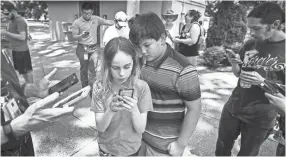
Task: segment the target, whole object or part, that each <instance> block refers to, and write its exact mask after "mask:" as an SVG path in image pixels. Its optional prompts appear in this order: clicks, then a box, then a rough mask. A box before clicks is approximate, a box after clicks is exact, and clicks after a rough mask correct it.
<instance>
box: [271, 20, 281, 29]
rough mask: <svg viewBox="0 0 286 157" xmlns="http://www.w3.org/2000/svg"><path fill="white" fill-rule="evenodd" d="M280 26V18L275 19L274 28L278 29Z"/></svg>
mask: <svg viewBox="0 0 286 157" xmlns="http://www.w3.org/2000/svg"><path fill="white" fill-rule="evenodd" d="M279 26H280V20H275V21H274V22H273V24H272V27H273V28H274V29H278V27H279Z"/></svg>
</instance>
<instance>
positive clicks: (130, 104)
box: [119, 96, 139, 113]
mask: <svg viewBox="0 0 286 157" xmlns="http://www.w3.org/2000/svg"><path fill="white" fill-rule="evenodd" d="M119 99H121V100H122V106H123V107H124V108H125V110H127V111H130V112H131V113H138V112H139V109H138V105H137V103H138V101H137V99H134V98H130V97H128V96H119Z"/></svg>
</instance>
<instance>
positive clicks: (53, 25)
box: [47, 1, 79, 41]
mask: <svg viewBox="0 0 286 157" xmlns="http://www.w3.org/2000/svg"><path fill="white" fill-rule="evenodd" d="M47 5H48V8H49V19H50V34H51V39H52V40H61V41H63V40H65V36H64V34H63V29H62V22H70V23H71V22H73V20H74V15H76V14H78V11H79V6H78V2H77V1H47Z"/></svg>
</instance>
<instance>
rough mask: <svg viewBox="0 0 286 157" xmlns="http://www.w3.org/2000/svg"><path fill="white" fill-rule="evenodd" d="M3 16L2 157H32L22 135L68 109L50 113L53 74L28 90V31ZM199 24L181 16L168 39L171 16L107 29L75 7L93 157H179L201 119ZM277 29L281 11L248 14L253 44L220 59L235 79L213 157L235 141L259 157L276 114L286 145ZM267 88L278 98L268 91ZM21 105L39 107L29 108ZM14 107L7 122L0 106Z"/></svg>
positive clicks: (191, 15) (193, 16)
mask: <svg viewBox="0 0 286 157" xmlns="http://www.w3.org/2000/svg"><path fill="white" fill-rule="evenodd" d="M2 14H3V15H5V16H6V17H8V18H9V20H10V23H9V27H8V28H6V27H5V28H6V30H5V29H1V35H3V36H4V38H5V41H6V39H7V41H8V44H7V42H5V44H4V40H3V45H1V148H2V149H1V155H4V156H16V155H20V156H31V155H34V150H33V143H32V141H31V136H30V133H29V132H30V131H34V130H39V129H43V128H44V127H46V126H49V125H51V123H53V122H55V121H58V120H60V119H61V117H64V116H69V115H70V114H71V113H72V112H73V111H74V107H67V108H51V106H52V105H53V104H54V101H55V100H56V99H57V98H58V97H59V95H60V93H58V92H56V93H53V94H51V95H49V93H48V89H49V87H50V81H49V78H50V77H51V76H52V75H53V74H54V73H55V71H53V72H51V73H50V74H48V75H47V76H45V77H44V78H43V79H42V80H40V81H39V82H38V83H34V81H33V74H32V64H31V57H30V52H29V47H28V43H27V40H28V37H27V36H28V32H27V28H28V26H27V23H26V22H25V21H24V20H23V18H22V17H21V16H20V15H19V14H18V13H17V9H16V8H15V6H14V5H13V4H12V3H7V4H5V5H4V6H3V8H2ZM200 16H201V15H200V13H199V12H198V11H196V10H189V11H188V12H187V13H186V14H185V25H184V26H183V27H182V30H181V31H180V33H179V34H175V33H173V32H176V31H173V29H174V25H173V23H172V22H174V21H175V20H176V19H177V18H178V15H177V14H175V13H174V12H173V11H172V10H167V11H166V13H164V14H162V18H163V19H164V21H162V20H161V18H160V17H159V16H158V15H157V14H155V13H152V12H149V13H144V14H137V15H135V16H134V17H132V18H130V19H129V20H128V18H127V15H126V14H125V13H124V12H122V11H121V12H118V13H116V15H115V17H114V20H107V19H104V18H101V17H99V16H95V15H93V8H92V4H91V3H88V2H85V3H83V5H82V16H81V17H79V18H78V19H76V20H75V21H74V22H73V24H72V35H73V39H74V40H77V41H78V45H77V48H76V50H75V52H76V55H77V57H78V60H79V62H80V80H81V85H82V87H83V88H84V87H86V86H91V87H92V90H91V92H90V97H91V104H90V106H91V111H92V112H94V114H95V121H96V127H97V130H98V145H99V155H100V156H182V155H183V152H184V150H185V148H186V147H187V145H188V142H189V139H190V138H191V136H192V135H193V132H194V131H195V128H196V126H197V123H198V120H199V118H200V113H201V90H200V80H199V77H198V72H197V69H196V65H197V63H196V62H197V61H196V60H197V59H196V58H197V56H198V49H199V45H200V44H201V42H202V41H203V37H204V34H205V32H204V31H203V29H202V28H201V24H200V23H199V21H198V20H199V18H200ZM284 22H285V13H284V11H283V10H282V9H281V8H280V6H279V5H277V4H276V3H273V2H264V3H262V4H260V5H258V6H257V7H255V8H253V9H252V10H251V11H250V13H249V14H248V16H247V26H248V28H249V29H250V32H251V36H252V37H253V39H251V40H249V41H247V42H246V43H245V44H244V46H243V47H242V48H241V50H240V52H239V53H238V54H234V55H230V54H231V53H228V56H227V57H228V60H229V62H230V63H231V66H232V71H233V73H234V75H235V76H237V77H238V78H239V79H238V83H237V86H236V87H235V89H234V90H233V92H232V94H231V95H230V97H229V99H228V101H227V102H226V104H225V105H224V108H223V110H222V114H221V118H220V123H219V129H218V139H217V143H216V150H215V152H214V155H216V156H231V155H232V154H231V150H232V147H233V145H234V141H235V140H236V139H237V137H238V136H239V134H241V148H240V150H239V153H238V155H241V156H257V155H258V153H259V149H260V146H261V145H262V143H263V142H264V141H265V140H266V139H267V137H268V136H269V134H270V133H271V131H272V130H273V127H274V125H275V122H276V120H277V114H278V113H279V114H280V119H279V125H280V129H281V131H282V135H283V137H284V138H285V128H284V127H285V33H284V32H283V31H281V30H280V26H281V24H282V23H284ZM99 25H107V26H110V27H109V28H108V29H107V30H106V31H105V35H104V37H103V42H104V51H103V52H102V53H100V52H99V51H98V50H99V47H98V41H97V27H98V26H99ZM4 38H3V39H4ZM1 44H2V38H1ZM9 50H12V51H11V52H12V60H11V59H10V56H9V54H8V53H10V51H9ZM228 51H231V50H228ZM16 71H18V72H19V74H22V75H23V77H24V78H25V83H24V84H21V85H20V83H19V79H18V77H17V73H16ZM89 72H90V73H91V74H92V76H89ZM91 77H92V78H91ZM242 82H243V83H244V84H248V86H243V85H241V84H242ZM266 85H269V87H271V88H274V89H273V90H274V91H276V92H269V90H266V89H265V88H264V87H265V86H266ZM278 87H281V88H279V90H278ZM276 89H277V90H276ZM273 90H270V91H273ZM28 97H39V98H42V99H41V100H39V101H37V102H35V103H34V104H29V103H28V102H27V98H28ZM12 101H13V102H14V104H13V105H14V106H13V107H14V108H13V109H15V110H16V111H17V112H14V113H15V118H10V119H9V118H7V117H6V116H4V115H5V114H3V113H4V112H6V110H4V107H3V106H8V105H9V104H11V102H12ZM77 103H78V102H77ZM276 155H277V156H285V147H284V143H279V145H278V147H277V154H276Z"/></svg>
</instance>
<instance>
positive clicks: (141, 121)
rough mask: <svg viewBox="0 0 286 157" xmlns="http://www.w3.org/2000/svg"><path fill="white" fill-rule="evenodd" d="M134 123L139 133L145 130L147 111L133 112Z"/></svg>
mask: <svg viewBox="0 0 286 157" xmlns="http://www.w3.org/2000/svg"><path fill="white" fill-rule="evenodd" d="M131 117H132V124H133V127H134V129H135V130H136V132H137V133H138V134H142V133H143V132H144V131H145V128H146V123H147V112H144V113H140V112H139V110H137V111H135V112H131Z"/></svg>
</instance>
